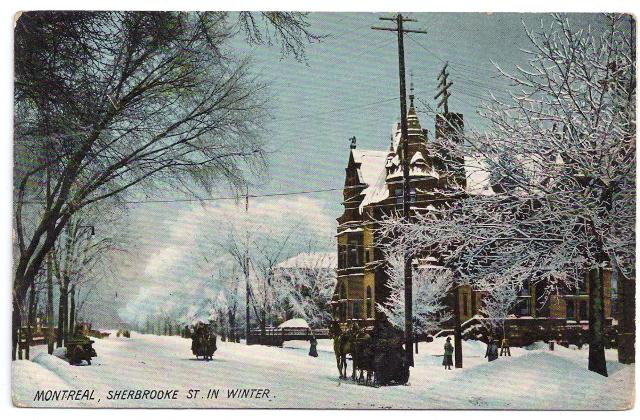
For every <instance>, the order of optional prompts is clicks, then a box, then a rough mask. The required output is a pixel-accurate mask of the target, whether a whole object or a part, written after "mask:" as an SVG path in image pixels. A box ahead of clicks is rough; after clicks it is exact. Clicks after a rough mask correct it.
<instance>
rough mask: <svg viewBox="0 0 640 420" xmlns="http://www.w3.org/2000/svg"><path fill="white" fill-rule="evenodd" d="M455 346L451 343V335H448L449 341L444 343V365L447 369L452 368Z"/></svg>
mask: <svg viewBox="0 0 640 420" xmlns="http://www.w3.org/2000/svg"><path fill="white" fill-rule="evenodd" d="M452 356H453V346H452V345H451V337H447V342H446V343H444V360H443V361H442V366H444V369H445V370H451V366H453V357H452Z"/></svg>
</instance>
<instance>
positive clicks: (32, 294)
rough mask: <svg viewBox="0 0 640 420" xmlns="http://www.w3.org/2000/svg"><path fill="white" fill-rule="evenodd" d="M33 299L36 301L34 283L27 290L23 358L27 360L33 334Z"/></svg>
mask: <svg viewBox="0 0 640 420" xmlns="http://www.w3.org/2000/svg"><path fill="white" fill-rule="evenodd" d="M35 301H36V287H35V285H33V286H31V290H29V304H28V305H29V306H28V310H27V343H26V347H25V353H24V358H25V359H27V360H29V357H30V349H31V341H32V336H33V331H32V330H31V326H32V325H34V318H35V306H36V305H35Z"/></svg>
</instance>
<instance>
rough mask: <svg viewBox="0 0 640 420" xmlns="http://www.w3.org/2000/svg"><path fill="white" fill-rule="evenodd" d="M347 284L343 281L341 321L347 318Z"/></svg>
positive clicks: (341, 289) (341, 288)
mask: <svg viewBox="0 0 640 420" xmlns="http://www.w3.org/2000/svg"><path fill="white" fill-rule="evenodd" d="M346 299H347V286H346V285H345V284H344V282H343V283H342V285H341V286H340V303H339V305H340V321H343V322H344V321H346V319H347V300H346Z"/></svg>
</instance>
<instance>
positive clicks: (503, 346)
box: [500, 337, 511, 356]
mask: <svg viewBox="0 0 640 420" xmlns="http://www.w3.org/2000/svg"><path fill="white" fill-rule="evenodd" d="M500 356H511V348H510V347H509V340H508V339H507V337H504V338H503V339H502V343H500Z"/></svg>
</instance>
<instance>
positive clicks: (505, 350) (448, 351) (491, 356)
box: [442, 337, 511, 370]
mask: <svg viewBox="0 0 640 420" xmlns="http://www.w3.org/2000/svg"><path fill="white" fill-rule="evenodd" d="M500 356H511V348H510V347H509V340H508V339H507V338H506V337H504V338H503V339H502V341H501V342H500ZM484 357H485V358H487V359H488V360H489V361H490V362H493V361H494V360H496V359H497V358H498V343H497V341H496V340H495V339H494V338H492V337H490V338H489V340H488V342H487V351H486V352H485V354H484ZM442 365H443V366H444V368H445V370H451V367H452V366H453V345H452V344H451V337H447V341H446V342H445V343H444V359H443V360H442Z"/></svg>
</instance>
